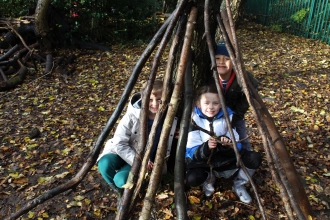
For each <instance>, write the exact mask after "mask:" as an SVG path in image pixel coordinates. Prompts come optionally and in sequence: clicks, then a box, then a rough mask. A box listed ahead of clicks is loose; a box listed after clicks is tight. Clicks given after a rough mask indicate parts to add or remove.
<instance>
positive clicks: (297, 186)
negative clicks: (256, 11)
mask: <svg viewBox="0 0 330 220" xmlns="http://www.w3.org/2000/svg"><path fill="white" fill-rule="evenodd" d="M226 5H227V13H228V17H229V23H230V27H231V32H232V35H233V40H234V46H235V54H236V58H237V60H236V61H237V64H238V66H237V69H236V72H237V73H238V76H239V77H240V79H241V82H242V85H243V90H244V93H245V94H246V96H247V99H248V102H249V104H250V106H251V105H252V101H251V95H250V92H251V93H253V95H255V96H256V97H255V98H257V99H259V100H258V102H259V104H260V106H261V107H262V109H266V108H263V107H264V104H263V102H262V100H261V98H260V97H258V94H257V93H256V91H254V90H253V89H251V85H250V84H248V83H247V80H246V78H247V76H246V74H244V73H245V71H244V67H243V65H242V62H241V56H240V51H239V48H238V43H237V39H236V32H235V27H234V24H233V20H232V15H231V10H230V4H229V0H226ZM229 49H230V48H229ZM229 53H230V51H229ZM230 55H231V56H232V55H233V54H230ZM248 86H249V87H250V90H248ZM252 111H253V112H254V114H255V116H256V117H257V112H256V110H255V109H254V107H253V105H252ZM267 112H268V111H267ZM260 115H261V116H262V117H263V121H264V122H265V123H266V125H267V128H268V130H269V131H270V137H271V139H270V140H273V141H272V143H274V146H275V148H276V150H277V153H278V154H279V157H278V158H279V160H280V163H281V165H282V166H283V168H284V170H285V172H286V176H287V178H288V180H289V182H290V185H291V187H288V188H286V190H287V191H288V193H289V194H290V191H291V190H292V187H293V186H294V190H293V193H294V196H293V197H291V196H290V201H291V205H292V206H293V208H294V210H295V211H296V214H297V216H298V218H299V219H305V218H306V219H307V218H309V217H311V216H312V210H311V206H310V204H309V202H308V199H307V195H306V192H305V190H304V188H303V186H302V184H301V182H300V181H299V176H298V173H297V171H296V170H295V168H294V165H293V163H292V161H291V159H290V157H289V155H288V152H287V151H286V148H285V145H284V143H283V140H282V138H281V136H280V135H279V133H278V131H277V129H276V126H275V125H274V121H273V120H271V116H270V114H269V113H268V114H260ZM269 116H270V118H269ZM267 117H268V118H267ZM267 119H268V120H267ZM274 128H275V129H274ZM275 140H276V141H275ZM279 174H280V178H281V180H282V181H283V180H285V177H283V175H281V173H279ZM294 199H296V201H297V202H298V203H299V206H300V207H296V205H295V203H296V202H294V201H293V200H294Z"/></svg>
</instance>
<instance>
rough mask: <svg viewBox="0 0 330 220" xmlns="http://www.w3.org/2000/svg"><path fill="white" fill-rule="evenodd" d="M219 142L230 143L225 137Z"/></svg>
mask: <svg viewBox="0 0 330 220" xmlns="http://www.w3.org/2000/svg"><path fill="white" fill-rule="evenodd" d="M219 141H221V142H224V143H231V140H230V139H229V138H227V137H225V136H221V137H220V140H219Z"/></svg>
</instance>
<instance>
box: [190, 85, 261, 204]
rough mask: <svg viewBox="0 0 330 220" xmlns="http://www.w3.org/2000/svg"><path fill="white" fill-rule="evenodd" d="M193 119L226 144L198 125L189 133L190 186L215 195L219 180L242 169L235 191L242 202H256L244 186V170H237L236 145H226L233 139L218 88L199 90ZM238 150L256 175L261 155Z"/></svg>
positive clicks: (202, 88) (239, 146)
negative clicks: (211, 168)
mask: <svg viewBox="0 0 330 220" xmlns="http://www.w3.org/2000/svg"><path fill="white" fill-rule="evenodd" d="M227 111H228V114H229V117H230V120H232V117H233V114H235V113H234V112H233V111H232V110H231V109H230V108H229V107H227ZM192 120H193V121H194V122H195V123H196V125H198V126H199V127H200V128H203V129H205V130H207V131H210V132H214V134H215V135H216V136H217V137H220V139H219V140H220V141H221V142H222V143H223V144H220V143H218V142H217V141H216V140H215V139H214V138H213V137H212V136H210V135H209V134H207V133H205V132H203V131H201V130H200V128H198V127H197V126H194V125H192V127H193V129H192V130H191V131H190V132H189V134H188V142H187V146H186V156H185V157H186V165H187V172H186V181H187V183H188V185H190V186H193V187H195V186H200V185H201V186H203V190H204V192H205V195H206V196H210V195H212V193H213V192H214V183H215V177H218V178H220V177H224V178H229V177H230V176H232V175H234V174H235V173H236V172H237V170H238V174H237V176H236V178H235V180H234V185H233V190H234V192H235V193H236V194H237V195H238V197H239V198H240V200H241V201H242V202H245V203H250V202H251V201H252V199H251V197H250V195H249V194H248V193H247V191H246V189H245V187H244V184H245V183H247V182H248V178H247V176H246V174H245V173H244V171H243V170H242V169H238V168H237V167H236V156H235V152H234V150H233V148H232V146H231V145H226V144H225V143H231V142H232V141H231V139H230V138H229V137H230V133H229V131H228V126H227V123H226V120H225V118H224V113H223V110H222V108H221V104H220V99H219V96H218V92H217V89H216V86H215V85H207V86H203V87H201V88H200V89H199V90H198V92H197V95H196V107H195V109H194V111H193V114H192ZM233 133H234V136H235V139H236V141H239V135H238V134H237V132H236V130H234V129H233ZM237 148H238V150H239V151H240V155H241V159H242V161H243V163H244V165H245V166H246V167H247V169H248V171H249V174H250V175H251V176H252V175H253V173H254V171H255V170H256V169H257V168H258V167H259V166H260V164H261V156H260V154H259V153H258V152H254V151H247V150H245V149H242V147H241V143H239V142H238V143H237ZM212 152H213V153H212ZM210 157H211V158H210ZM208 161H209V164H208ZM210 165H211V166H212V167H213V173H212V174H211V173H210Z"/></svg>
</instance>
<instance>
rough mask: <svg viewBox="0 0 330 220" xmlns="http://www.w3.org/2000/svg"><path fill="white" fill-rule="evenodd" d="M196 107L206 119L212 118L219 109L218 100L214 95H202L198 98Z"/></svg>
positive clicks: (216, 95)
mask: <svg viewBox="0 0 330 220" xmlns="http://www.w3.org/2000/svg"><path fill="white" fill-rule="evenodd" d="M197 107H198V108H199V109H200V110H201V111H202V112H203V114H204V115H205V116H207V117H214V116H215V115H217V114H218V112H219V111H220V109H221V105H220V99H219V96H218V94H216V93H209V92H208V93H204V94H202V95H201V96H200V100H199V102H198V103H197Z"/></svg>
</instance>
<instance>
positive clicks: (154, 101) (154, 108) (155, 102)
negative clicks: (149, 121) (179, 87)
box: [149, 91, 162, 115]
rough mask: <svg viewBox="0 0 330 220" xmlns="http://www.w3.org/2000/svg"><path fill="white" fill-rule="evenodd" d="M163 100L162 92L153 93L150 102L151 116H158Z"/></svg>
mask: <svg viewBox="0 0 330 220" xmlns="http://www.w3.org/2000/svg"><path fill="white" fill-rule="evenodd" d="M161 98H162V91H159V92H155V93H154V92H152V93H151V95H150V100H149V112H150V113H151V115H156V113H157V112H158V109H159V104H160V100H161Z"/></svg>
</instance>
